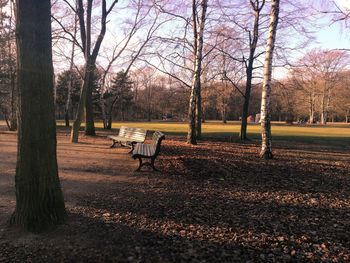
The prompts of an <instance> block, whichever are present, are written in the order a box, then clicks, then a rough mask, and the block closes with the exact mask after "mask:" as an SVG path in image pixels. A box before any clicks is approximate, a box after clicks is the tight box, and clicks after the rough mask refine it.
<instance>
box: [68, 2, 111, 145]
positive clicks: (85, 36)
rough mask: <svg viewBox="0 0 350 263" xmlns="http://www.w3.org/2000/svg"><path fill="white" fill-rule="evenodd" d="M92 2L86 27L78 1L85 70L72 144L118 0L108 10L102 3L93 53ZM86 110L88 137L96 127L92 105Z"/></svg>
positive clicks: (88, 3)
mask: <svg viewBox="0 0 350 263" xmlns="http://www.w3.org/2000/svg"><path fill="white" fill-rule="evenodd" d="M92 2H93V0H88V1H87V10H86V25H85V18H84V8H83V0H77V3H78V8H77V16H78V18H79V25H80V37H81V42H82V51H83V53H84V58H85V68H84V81H83V85H82V90H81V93H80V94H81V96H80V100H79V105H78V110H77V114H76V118H75V121H74V124H73V127H72V131H71V141H72V142H78V138H79V129H80V125H81V123H82V118H83V113H84V107H85V105H86V101H88V104H89V103H90V96H91V94H89V95H88V96H87V93H88V92H89V93H91V92H90V91H92V88H91V87H92V76H91V73H92V72H93V70H94V69H95V63H96V58H97V55H98V52H99V50H100V47H101V44H102V41H103V39H104V36H105V33H106V23H107V21H106V20H107V16H108V14H109V13H110V12H111V11H112V9H113V7H114V6H115V4H116V3H117V2H118V0H114V1H112V2H111V6H110V8H109V9H108V10H107V7H106V0H102V1H101V6H102V10H101V30H100V33H99V35H98V36H97V40H96V43H95V46H94V48H93V50H92V52H91V14H92ZM85 26H86V27H85ZM90 82H91V83H90ZM85 109H86V116H87V120H86V131H85V133H86V134H88V135H94V134H95V126H94V122H93V112H92V107H91V106H90V105H88V106H87V107H85ZM91 120H92V121H91Z"/></svg>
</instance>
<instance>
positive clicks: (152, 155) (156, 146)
mask: <svg viewBox="0 0 350 263" xmlns="http://www.w3.org/2000/svg"><path fill="white" fill-rule="evenodd" d="M163 139H165V136H164V134H163V133H161V132H160V131H156V132H154V133H153V136H152V142H151V143H150V144H145V143H137V144H136V145H135V149H134V150H133V153H132V158H134V159H139V167H138V168H137V169H136V171H140V169H141V167H142V166H144V165H150V166H151V167H152V169H153V170H155V171H157V169H156V168H155V167H154V161H155V159H156V158H157V156H158V154H159V151H160V144H161V143H162V140H163ZM143 158H148V159H151V162H150V163H149V162H146V163H143V162H142V159H143Z"/></svg>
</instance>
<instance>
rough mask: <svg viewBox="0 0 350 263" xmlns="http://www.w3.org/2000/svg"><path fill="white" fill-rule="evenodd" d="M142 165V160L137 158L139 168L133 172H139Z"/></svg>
mask: <svg viewBox="0 0 350 263" xmlns="http://www.w3.org/2000/svg"><path fill="white" fill-rule="evenodd" d="M143 165H144V164H143V163H142V158H141V157H139V167H138V168H137V169H136V170H135V172H139V171H140V170H141V167H142V166H143Z"/></svg>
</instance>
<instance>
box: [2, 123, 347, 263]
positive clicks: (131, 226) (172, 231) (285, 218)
mask: <svg viewBox="0 0 350 263" xmlns="http://www.w3.org/2000/svg"><path fill="white" fill-rule="evenodd" d="M107 134H108V133H106V132H103V131H98V136H96V137H86V136H84V135H81V136H80V143H78V144H72V143H70V142H69V130H68V129H65V128H63V127H61V128H58V130H57V139H58V149H57V152H58V165H59V175H60V179H61V184H62V189H63V193H64V197H65V204H66V208H67V211H68V218H67V221H66V223H65V224H63V225H60V226H58V227H57V228H56V229H55V230H53V231H51V232H49V233H42V234H31V233H21V232H18V231H16V230H14V229H9V228H7V227H6V220H8V218H9V217H10V215H11V213H12V211H13V209H14V206H15V187H14V174H15V165H16V134H15V133H13V132H7V131H1V129H0V251H1V253H0V262H345V261H349V260H350V227H349V226H350V154H349V150H350V147H349V146H344V147H342V148H332V147H326V148H325V147H322V146H311V145H301V144H292V143H290V142H289V143H287V142H279V143H278V144H277V143H276V145H275V149H274V153H275V156H276V158H275V159H274V160H272V161H269V162H265V161H263V160H261V159H260V158H258V152H259V145H258V143H257V142H250V143H239V142H229V140H228V139H225V138H222V139H221V140H218V139H206V140H203V141H202V142H200V143H199V145H197V146H189V145H187V144H185V142H184V138H182V137H177V136H171V135H167V136H166V140H164V141H163V145H162V154H161V155H160V156H159V158H158V159H157V160H156V166H157V167H158V168H159V169H160V172H153V171H150V170H148V169H145V171H143V172H139V173H138V172H134V170H135V169H136V168H137V165H138V161H136V160H133V159H132V158H131V156H130V155H129V154H127V152H128V149H126V148H112V149H111V148H109V145H110V142H109V141H108V140H107V139H106V135H107Z"/></svg>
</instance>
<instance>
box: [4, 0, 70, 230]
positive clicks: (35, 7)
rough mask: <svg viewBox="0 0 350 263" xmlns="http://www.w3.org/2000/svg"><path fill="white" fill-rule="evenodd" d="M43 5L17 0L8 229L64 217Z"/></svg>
mask: <svg viewBox="0 0 350 263" xmlns="http://www.w3.org/2000/svg"><path fill="white" fill-rule="evenodd" d="M50 8H51V6H50V1H49V0H45V1H44V0H42V1H37V0H18V1H17V20H16V40H17V72H18V81H17V83H18V88H19V95H20V104H19V131H18V153H17V167H16V176H15V182H16V208H15V211H14V213H13V214H12V217H11V219H10V224H11V225H13V226H16V227H19V228H22V229H25V230H29V231H41V230H43V229H45V228H47V227H50V226H52V225H55V224H58V223H61V222H63V221H64V219H65V217H66V211H65V206H64V201H63V195H62V191H61V186H60V181H59V178H58V168H57V158H56V123H55V116H54V111H55V109H54V100H53V67H52V50H51V46H52V45H51V16H50Z"/></svg>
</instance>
